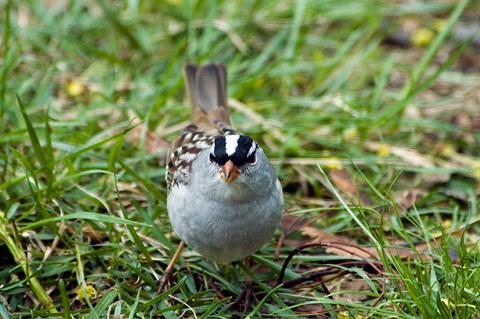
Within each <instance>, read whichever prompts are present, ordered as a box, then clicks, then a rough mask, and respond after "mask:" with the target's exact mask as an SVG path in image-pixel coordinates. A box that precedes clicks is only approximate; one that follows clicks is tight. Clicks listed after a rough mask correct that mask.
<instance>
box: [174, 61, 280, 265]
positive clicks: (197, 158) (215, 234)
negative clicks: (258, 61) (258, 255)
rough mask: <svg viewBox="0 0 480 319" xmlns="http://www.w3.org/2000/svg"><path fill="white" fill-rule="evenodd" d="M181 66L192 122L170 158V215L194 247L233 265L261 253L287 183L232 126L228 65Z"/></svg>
mask: <svg viewBox="0 0 480 319" xmlns="http://www.w3.org/2000/svg"><path fill="white" fill-rule="evenodd" d="M183 71H184V76H185V80H186V87H187V90H188V95H189V97H190V103H191V116H192V122H193V124H191V125H189V126H187V127H186V128H185V129H183V130H182V131H181V132H180V133H179V134H178V136H177V138H176V139H175V141H174V142H173V145H172V148H171V151H170V153H169V155H168V157H167V176H166V179H167V186H168V197H167V208H168V216H169V218H170V222H171V224H172V226H173V229H174V230H175V232H176V233H177V234H178V236H179V237H180V238H181V239H182V240H183V241H184V242H185V243H186V244H187V245H188V246H189V247H191V248H192V249H193V250H195V251H197V252H198V253H200V254H201V255H203V256H205V257H207V258H208V259H211V260H213V261H215V262H217V263H221V264H224V263H229V262H232V261H236V260H240V259H242V258H244V257H247V256H249V255H251V254H252V253H255V252H256V251H258V250H259V249H260V248H261V247H262V246H263V245H264V244H265V243H266V242H267V241H268V240H269V239H270V238H271V237H272V235H273V234H274V233H275V230H276V229H277V227H278V226H279V224H280V220H281V218H282V212H283V194H282V187H281V184H280V182H279V181H278V179H277V176H276V175H275V171H274V170H273V167H272V165H271V164H270V162H269V161H268V159H267V157H266V156H265V154H264V153H263V151H262V149H261V148H260V147H259V146H258V144H257V143H256V142H255V141H254V140H253V139H251V138H250V137H248V136H246V135H241V134H240V133H238V132H237V131H235V130H234V129H233V128H232V126H231V124H230V114H229V111H228V106H227V70H226V67H225V66H224V65H223V64H207V65H204V66H197V65H191V64H189V65H185V66H184V69H183ZM182 246H183V244H182Z"/></svg>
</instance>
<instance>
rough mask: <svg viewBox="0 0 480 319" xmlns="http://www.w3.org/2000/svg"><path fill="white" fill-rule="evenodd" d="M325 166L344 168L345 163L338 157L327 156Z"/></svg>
mask: <svg viewBox="0 0 480 319" xmlns="http://www.w3.org/2000/svg"><path fill="white" fill-rule="evenodd" d="M325 167H327V168H330V169H342V168H343V164H342V162H340V160H339V159H338V158H336V157H332V158H327V159H326V163H325Z"/></svg>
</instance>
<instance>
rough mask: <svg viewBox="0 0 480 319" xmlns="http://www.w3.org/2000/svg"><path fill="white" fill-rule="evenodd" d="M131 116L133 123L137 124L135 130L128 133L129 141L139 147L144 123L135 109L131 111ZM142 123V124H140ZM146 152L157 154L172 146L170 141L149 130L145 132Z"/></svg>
mask: <svg viewBox="0 0 480 319" xmlns="http://www.w3.org/2000/svg"><path fill="white" fill-rule="evenodd" d="M129 116H130V118H132V125H137V124H138V126H137V127H135V128H134V129H133V130H131V131H130V132H129V134H127V135H126V138H127V141H128V142H129V143H131V144H133V145H135V146H136V147H137V148H140V142H141V136H142V130H143V126H144V124H143V123H140V119H139V118H138V117H136V116H135V114H134V113H133V111H129ZM139 123H140V124H139ZM144 142H145V153H147V154H157V153H160V152H162V151H165V150H167V149H168V148H169V147H170V143H168V142H167V141H165V140H163V139H161V138H160V137H158V135H157V134H155V133H154V132H152V131H150V130H148V128H147V131H146V132H145V139H144Z"/></svg>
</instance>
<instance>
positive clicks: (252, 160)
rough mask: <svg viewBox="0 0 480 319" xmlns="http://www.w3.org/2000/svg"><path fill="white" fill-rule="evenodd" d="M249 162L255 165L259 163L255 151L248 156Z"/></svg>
mask: <svg viewBox="0 0 480 319" xmlns="http://www.w3.org/2000/svg"><path fill="white" fill-rule="evenodd" d="M247 162H249V163H250V165H255V164H257V155H256V154H255V153H253V154H252V155H250V156H249V157H248V158H247Z"/></svg>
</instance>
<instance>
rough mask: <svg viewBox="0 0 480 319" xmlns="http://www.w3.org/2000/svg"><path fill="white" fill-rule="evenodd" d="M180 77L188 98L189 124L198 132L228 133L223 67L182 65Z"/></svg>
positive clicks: (229, 125)
mask: <svg viewBox="0 0 480 319" xmlns="http://www.w3.org/2000/svg"><path fill="white" fill-rule="evenodd" d="M183 75H184V77H185V83H186V86H187V92H188V96H189V98H190V105H191V107H190V110H191V115H192V121H193V124H195V125H196V126H197V127H198V129H199V130H200V131H203V132H211V133H213V134H215V133H216V132H215V133H214V132H213V131H220V132H222V133H223V132H224V131H228V130H229V129H231V122H230V112H229V111H228V105H227V68H226V67H225V65H224V64H214V63H210V64H206V65H203V66H199V65H195V64H186V65H184V67H183Z"/></svg>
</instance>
